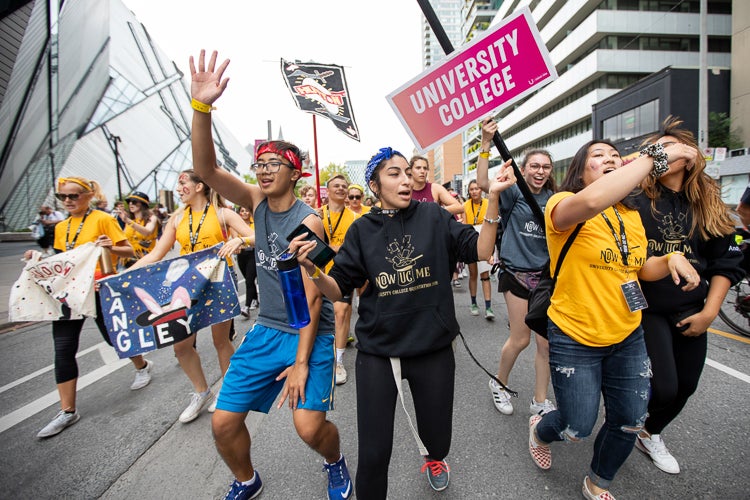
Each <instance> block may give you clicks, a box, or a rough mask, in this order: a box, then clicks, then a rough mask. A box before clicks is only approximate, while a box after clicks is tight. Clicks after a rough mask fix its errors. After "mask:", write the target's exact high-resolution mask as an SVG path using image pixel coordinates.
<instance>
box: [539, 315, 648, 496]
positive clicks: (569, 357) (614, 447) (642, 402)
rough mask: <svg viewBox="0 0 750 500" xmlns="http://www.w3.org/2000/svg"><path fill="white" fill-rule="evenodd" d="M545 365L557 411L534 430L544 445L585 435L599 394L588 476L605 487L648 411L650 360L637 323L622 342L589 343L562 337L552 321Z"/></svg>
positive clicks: (641, 425)
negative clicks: (601, 409)
mask: <svg viewBox="0 0 750 500" xmlns="http://www.w3.org/2000/svg"><path fill="white" fill-rule="evenodd" d="M547 331H548V332H549V363H550V369H551V372H552V386H553V388H554V390H555V398H556V399H557V410H556V411H553V412H550V413H547V414H546V415H544V418H542V420H541V421H540V422H539V424H538V425H537V428H536V432H537V436H538V437H539V439H540V440H542V441H544V442H545V443H551V442H553V441H569V442H573V441H578V440H580V439H583V438H585V437H588V436H589V435H591V431H592V430H593V428H594V425H595V424H596V420H597V417H598V416H599V394H600V393H601V394H602V395H603V396H604V409H605V416H606V417H605V421H604V423H603V425H602V428H601V429H600V430H599V433H598V434H597V436H596V441H595V442H594V456H593V458H592V459H591V470H590V472H589V478H590V479H591V481H592V482H593V483H594V484H596V485H597V486H599V487H600V488H605V489H608V488H609V485H610V483H611V482H612V479H614V477H615V474H616V473H617V471H618V469H619V468H620V466H621V465H622V464H623V463H625V460H626V459H627V458H628V455H630V452H631V451H632V450H633V446H634V445H635V437H636V433H637V432H638V431H639V430H640V429H641V428H642V427H643V423H644V421H645V420H646V415H647V409H648V396H649V387H650V380H649V379H650V377H651V363H650V361H649V359H648V355H647V354H646V344H645V342H644V341H643V329H642V328H641V327H640V326H639V327H638V328H637V329H636V330H635V331H633V333H631V334H630V335H629V336H628V337H627V338H626V339H625V340H623V341H622V342H620V343H619V344H614V345H611V346H608V347H589V346H586V345H583V344H580V343H578V342H576V341H575V340H573V339H571V338H570V337H568V336H567V335H565V334H564V333H563V332H562V331H561V330H560V329H559V328H558V327H557V326H556V325H555V324H554V323H552V321H550V322H549V327H548V329H547Z"/></svg>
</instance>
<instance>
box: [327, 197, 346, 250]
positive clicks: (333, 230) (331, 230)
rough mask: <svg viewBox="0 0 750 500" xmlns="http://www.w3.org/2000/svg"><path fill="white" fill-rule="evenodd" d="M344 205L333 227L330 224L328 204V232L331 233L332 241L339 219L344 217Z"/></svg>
mask: <svg viewBox="0 0 750 500" xmlns="http://www.w3.org/2000/svg"><path fill="white" fill-rule="evenodd" d="M345 209H346V207H344V208H342V209H341V215H339V220H338V221H336V227H333V226H332V225H331V206H330V205H329V206H328V232H329V233H331V236H330V238H331V241H333V235H334V234H336V230H337V229H338V228H339V224H341V219H343V218H344V210H345Z"/></svg>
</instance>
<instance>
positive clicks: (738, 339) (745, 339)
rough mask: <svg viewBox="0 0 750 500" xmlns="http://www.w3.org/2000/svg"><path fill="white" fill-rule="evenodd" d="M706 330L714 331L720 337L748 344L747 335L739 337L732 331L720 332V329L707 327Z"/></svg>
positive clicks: (749, 341) (749, 340) (749, 342)
mask: <svg viewBox="0 0 750 500" xmlns="http://www.w3.org/2000/svg"><path fill="white" fill-rule="evenodd" d="M708 331H709V332H711V333H715V334H716V335H721V336H722V337H726V338H728V339H732V340H736V341H738V342H743V343H745V344H750V338H747V337H741V336H739V335H735V334H734V333H727V332H722V331H721V330H716V329H715V328H709V329H708Z"/></svg>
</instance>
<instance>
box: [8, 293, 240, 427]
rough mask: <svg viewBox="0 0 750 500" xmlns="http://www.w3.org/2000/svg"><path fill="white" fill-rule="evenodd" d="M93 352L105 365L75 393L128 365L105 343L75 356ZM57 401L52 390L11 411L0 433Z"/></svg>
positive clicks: (23, 379)
mask: <svg viewBox="0 0 750 500" xmlns="http://www.w3.org/2000/svg"><path fill="white" fill-rule="evenodd" d="M242 281H244V280H242ZM242 281H241V282H242ZM244 299H245V294H242V295H240V296H239V301H240V304H242V303H243V301H244ZM94 351H98V352H99V355H100V356H101V358H102V361H103V362H104V363H105V365H104V366H101V367H99V368H97V369H96V370H93V371H91V372H90V373H87V374H86V375H83V376H80V377H78V383H77V387H76V392H78V391H80V390H81V389H84V388H86V387H88V386H89V385H91V384H93V383H95V382H98V381H99V380H100V379H103V378H104V377H106V376H107V375H109V374H111V373H114V372H115V371H117V370H119V369H120V368H122V367H123V366H125V365H128V364H130V360H129V359H127V358H126V359H119V358H118V357H117V354H116V353H115V351H114V349H113V348H112V347H111V346H110V345H109V344H107V343H106V342H99V343H98V344H95V345H93V346H91V347H89V348H88V349H84V350H83V351H80V352H78V353H77V354H76V358H79V357H81V356H84V355H86V354H89V353H91V352H94ZM54 368H55V365H54V364H53V365H48V366H45V367H44V368H41V369H39V370H37V371H35V372H33V373H31V374H29V375H26V376H24V377H21V378H19V379H18V380H14V381H13V382H11V383H9V384H6V385H4V386H2V387H0V394H2V393H3V392H5V391H8V390H10V389H12V388H14V387H17V386H19V385H21V384H23V383H24V382H28V381H29V380H31V379H33V378H35V377H38V376H40V375H43V374H45V373H47V372H49V371H51V370H54ZM59 401H60V395H59V394H58V392H57V390H54V391H52V392H50V393H48V394H46V395H44V396H42V397H40V398H38V399H36V400H34V401H32V402H31V403H29V404H27V405H25V406H22V407H21V408H19V409H17V410H15V411H12V412H10V413H9V414H7V415H4V416H2V417H0V433H3V432H5V431H7V430H8V429H10V428H11V427H13V426H14V425H17V424H19V423H21V422H23V421H24V420H26V419H28V418H30V417H33V416H34V415H36V414H37V413H39V412H41V411H43V410H45V409H47V408H48V407H50V406H52V405H53V404H55V403H57V402H59Z"/></svg>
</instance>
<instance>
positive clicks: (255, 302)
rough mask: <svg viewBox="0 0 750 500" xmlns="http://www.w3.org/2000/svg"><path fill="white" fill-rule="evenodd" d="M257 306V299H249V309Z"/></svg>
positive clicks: (252, 309)
mask: <svg viewBox="0 0 750 500" xmlns="http://www.w3.org/2000/svg"><path fill="white" fill-rule="evenodd" d="M257 308H258V301H257V300H255V299H253V300H251V301H250V310H251V311H254V310H255V309H257Z"/></svg>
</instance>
